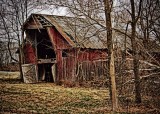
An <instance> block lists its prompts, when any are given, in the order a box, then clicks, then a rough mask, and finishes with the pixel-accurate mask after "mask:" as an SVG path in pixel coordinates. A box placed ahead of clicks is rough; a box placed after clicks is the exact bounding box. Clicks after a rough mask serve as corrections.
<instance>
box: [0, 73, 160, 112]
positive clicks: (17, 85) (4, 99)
mask: <svg viewBox="0 0 160 114" xmlns="http://www.w3.org/2000/svg"><path fill="white" fill-rule="evenodd" d="M12 74H13V77H12ZM4 75H5V76H6V77H7V76H8V77H9V78H6V77H5V78H4ZM17 75H18V73H7V74H5V72H0V113H3V114H5V113H6V114H8V113H9V114H10V113H53V114H54V113H55V114H77V113H78V114H79V113H80V114H88V113H89V114H90V113H92V114H107V113H109V114H110V112H111V108H110V100H109V91H108V89H107V88H98V89H95V88H83V87H73V88H66V87H63V86H57V85H55V84H53V83H39V84H24V83H22V82H20V81H17V79H18V76H17ZM15 78H16V80H15ZM127 102H128V101H127ZM120 107H121V108H119V113H146V112H148V114H149V113H152V112H155V113H160V112H159V111H158V110H159V109H157V108H155V107H150V105H146V106H144V104H140V105H127V106H122V105H121V106H120Z"/></svg>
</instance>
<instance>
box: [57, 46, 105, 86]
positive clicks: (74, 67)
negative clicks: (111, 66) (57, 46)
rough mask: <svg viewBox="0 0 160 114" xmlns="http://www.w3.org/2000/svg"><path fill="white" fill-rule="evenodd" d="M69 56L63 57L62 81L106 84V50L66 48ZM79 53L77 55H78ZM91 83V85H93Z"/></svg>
mask: <svg viewBox="0 0 160 114" xmlns="http://www.w3.org/2000/svg"><path fill="white" fill-rule="evenodd" d="M66 53H67V56H66V57H63V58H62V60H63V61H62V74H61V75H62V77H61V80H60V81H62V83H70V84H74V83H79V84H81V83H83V82H84V83H88V82H90V83H92V84H94V82H100V83H101V86H102V85H104V84H105V79H106V75H107V73H106V71H107V70H106V68H107V67H106V65H107V62H106V60H107V52H106V50H96V49H95V50H92V49H83V50H81V51H79V50H78V49H72V50H66ZM76 55H77V56H76ZM92 84H91V85H92Z"/></svg>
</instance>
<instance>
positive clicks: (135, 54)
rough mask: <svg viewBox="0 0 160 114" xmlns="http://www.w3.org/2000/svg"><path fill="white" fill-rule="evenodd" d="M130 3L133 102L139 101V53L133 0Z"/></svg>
mask: <svg viewBox="0 0 160 114" xmlns="http://www.w3.org/2000/svg"><path fill="white" fill-rule="evenodd" d="M130 3H131V12H132V13H131V18H132V22H131V26H132V33H131V44H132V51H133V67H134V68H133V71H134V77H135V102H136V103H141V91H140V90H141V88H140V77H139V55H138V50H137V43H136V38H135V37H136V23H137V22H136V20H137V19H136V17H135V6H134V0H130Z"/></svg>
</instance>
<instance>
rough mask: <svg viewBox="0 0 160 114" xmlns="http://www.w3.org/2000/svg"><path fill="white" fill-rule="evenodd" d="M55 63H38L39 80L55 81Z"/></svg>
mask: <svg viewBox="0 0 160 114" xmlns="http://www.w3.org/2000/svg"><path fill="white" fill-rule="evenodd" d="M55 73H56V71H55V63H46V64H38V74H39V76H38V80H39V81H40V82H41V81H45V82H55Z"/></svg>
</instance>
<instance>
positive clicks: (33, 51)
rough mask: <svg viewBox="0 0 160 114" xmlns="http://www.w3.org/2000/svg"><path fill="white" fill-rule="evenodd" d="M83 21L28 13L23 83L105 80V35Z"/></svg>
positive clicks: (25, 26) (25, 32) (24, 28)
mask: <svg viewBox="0 0 160 114" xmlns="http://www.w3.org/2000/svg"><path fill="white" fill-rule="evenodd" d="M99 31H100V27H98V25H94V24H91V23H90V22H88V21H86V20H85V19H81V18H75V17H74V18H73V17H66V16H55V15H43V14H31V15H30V17H29V18H28V19H27V20H26V22H25V23H24V25H23V33H24V36H25V40H24V45H23V62H24V64H23V67H22V69H23V76H24V82H26V83H37V82H41V81H46V82H55V83H57V84H61V83H65V82H70V83H82V82H88V81H89V82H94V81H97V80H99V81H104V79H105V78H106V59H107V48H106V47H105V46H106V44H105V41H104V40H103V37H104V34H105V33H104V32H99Z"/></svg>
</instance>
